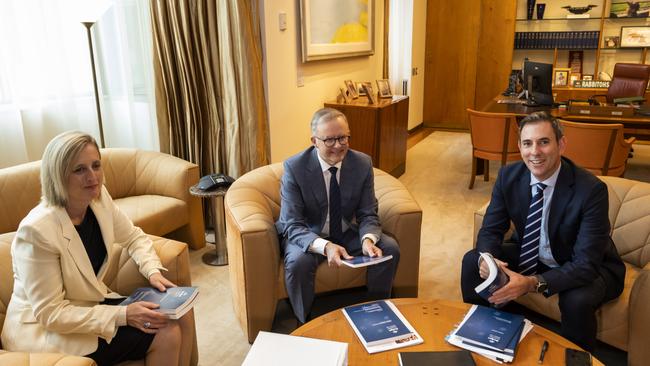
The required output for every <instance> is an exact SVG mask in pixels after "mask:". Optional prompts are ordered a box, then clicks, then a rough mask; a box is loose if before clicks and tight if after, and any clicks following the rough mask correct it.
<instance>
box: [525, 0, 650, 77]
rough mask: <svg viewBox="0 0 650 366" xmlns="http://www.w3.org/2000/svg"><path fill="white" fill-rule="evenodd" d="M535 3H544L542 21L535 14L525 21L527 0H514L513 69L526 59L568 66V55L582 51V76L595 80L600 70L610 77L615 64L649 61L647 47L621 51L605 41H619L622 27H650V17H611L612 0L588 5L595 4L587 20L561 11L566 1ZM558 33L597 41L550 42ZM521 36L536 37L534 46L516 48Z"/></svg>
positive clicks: (622, 49)
mask: <svg viewBox="0 0 650 366" xmlns="http://www.w3.org/2000/svg"><path fill="white" fill-rule="evenodd" d="M538 2H545V3H546V8H545V11H544V17H543V19H537V18H536V16H537V14H536V11H535V14H533V19H532V20H528V19H527V14H526V13H527V0H517V10H516V17H515V47H514V51H513V57H512V68H513V69H520V68H521V65H522V64H523V60H524V58H525V57H528V58H529V59H530V60H533V61H538V62H546V63H552V64H553V67H559V68H564V67H569V66H568V65H569V52H570V51H575V50H581V51H583V59H582V70H583V71H582V74H583V75H584V74H588V75H594V79H597V78H598V74H599V72H601V71H604V72H606V73H608V74H609V75H611V74H612V72H613V70H614V64H616V63H617V62H630V63H646V62H647V61H650V60H648V57H647V48H642V47H638V48H621V47H620V46H619V45H620V43H619V44H618V45H615V46H613V47H612V45H611V42H608V43H609V46H608V44H606V43H605V40H610V39H611V38H612V37H619V42H620V36H621V28H622V27H635V26H648V27H650V17H648V18H629V17H628V18H612V17H610V7H611V0H601V1H597V0H596V1H590V2H589V3H590V4H596V5H598V6H597V7H595V8H593V9H591V10H590V11H588V12H587V14H589V16H590V17H589V18H567V14H570V13H569V12H568V10H566V9H563V8H562V7H563V6H566V5H567V2H566V1H564V0H541V1H538ZM577 5H582V4H577ZM558 34H562V35H563V36H565V35H569V36H570V35H574V36H575V35H578V37H582V36H583V35H588V36H589V37H594V35H595V37H596V38H597V40H592V41H584V40H583V41H580V39H578V40H575V39H573V42H570V41H568V42H567V41H566V40H564V42H565V43H562V40H556V41H557V42H556V43H553V42H552V40H553V36H554V35H555V36H557V35H558ZM540 35H541V36H540ZM549 35H550V36H549ZM522 36H531V37H533V39H534V38H535V36H537V38H538V39H537V43H536V46H533V47H530V45H529V47H528V48H523V47H517V46H518V45H517V37H519V38H521V37H522ZM544 37H546V38H544ZM549 37H550V38H551V40H549ZM589 37H587V38H589ZM563 39H564V38H563ZM533 43H534V42H533ZM519 46H521V44H519Z"/></svg>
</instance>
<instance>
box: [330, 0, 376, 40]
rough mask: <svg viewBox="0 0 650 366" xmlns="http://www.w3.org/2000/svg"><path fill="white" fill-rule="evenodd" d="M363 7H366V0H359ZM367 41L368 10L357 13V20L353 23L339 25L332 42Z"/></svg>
mask: <svg viewBox="0 0 650 366" xmlns="http://www.w3.org/2000/svg"><path fill="white" fill-rule="evenodd" d="M359 2H360V3H362V4H363V5H364V6H365V8H366V9H367V7H368V0H359ZM367 41H368V12H367V11H362V12H361V13H360V14H359V21H358V22H355V23H346V24H343V25H342V26H340V27H339V28H338V29H337V30H336V33H334V37H333V38H332V43H350V42H367Z"/></svg>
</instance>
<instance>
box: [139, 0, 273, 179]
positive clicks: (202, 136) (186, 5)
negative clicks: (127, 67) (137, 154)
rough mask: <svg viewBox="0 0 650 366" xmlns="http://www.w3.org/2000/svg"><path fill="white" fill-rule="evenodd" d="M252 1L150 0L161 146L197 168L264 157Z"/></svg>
mask: <svg viewBox="0 0 650 366" xmlns="http://www.w3.org/2000/svg"><path fill="white" fill-rule="evenodd" d="M258 10H259V9H258V2H257V1H246V0H231V1H225V0H152V1H151V14H152V25H153V42H154V73H155V83H156V109H157V116H158V125H159V131H160V146H161V150H163V151H166V152H168V153H170V154H172V155H175V156H178V157H180V158H183V159H185V160H188V161H191V162H194V163H196V164H198V165H199V166H200V168H201V173H202V175H204V174H208V173H213V172H221V173H225V174H228V175H231V176H233V177H235V178H236V177H239V176H241V175H242V174H244V173H246V172H247V171H250V170H252V169H254V168H256V167H258V166H262V165H266V164H268V163H269V155H270V152H269V151H270V148H269V128H268V118H267V111H266V104H265V100H264V85H263V79H262V47H261V35H260V19H259V11H258Z"/></svg>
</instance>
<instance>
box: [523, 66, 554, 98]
mask: <svg viewBox="0 0 650 366" xmlns="http://www.w3.org/2000/svg"><path fill="white" fill-rule="evenodd" d="M523 79H524V92H525V96H526V99H527V100H528V104H529V105H553V65H551V64H544V63H541V62H534V61H528V60H525V61H524V67H523Z"/></svg>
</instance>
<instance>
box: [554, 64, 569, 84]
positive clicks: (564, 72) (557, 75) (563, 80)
mask: <svg viewBox="0 0 650 366" xmlns="http://www.w3.org/2000/svg"><path fill="white" fill-rule="evenodd" d="M570 73H571V69H570V68H568V67H557V68H555V69H554V70H553V86H567V85H569V74H570Z"/></svg>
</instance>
